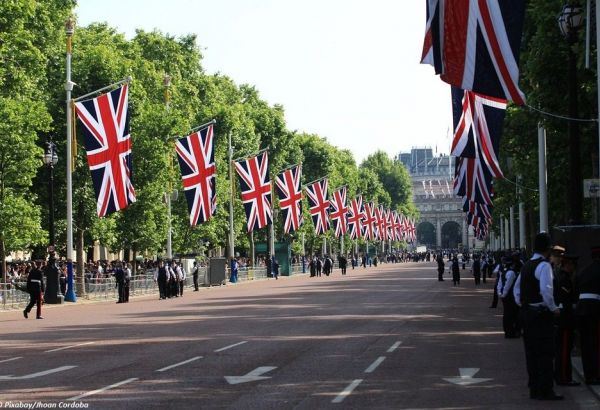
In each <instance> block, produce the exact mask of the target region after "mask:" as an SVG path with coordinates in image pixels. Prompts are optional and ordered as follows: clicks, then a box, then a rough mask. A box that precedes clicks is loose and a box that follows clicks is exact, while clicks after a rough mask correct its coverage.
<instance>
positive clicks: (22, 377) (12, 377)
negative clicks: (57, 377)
mask: <svg viewBox="0 0 600 410" xmlns="http://www.w3.org/2000/svg"><path fill="white" fill-rule="evenodd" d="M75 367H77V366H61V367H57V368H54V369H49V370H44V371H43V372H37V373H31V374H26V375H25V376H12V375H7V376H0V380H25V379H35V378H36V377H42V376H46V375H49V374H52V373H58V372H63V371H65V370H70V369H73V368H75Z"/></svg>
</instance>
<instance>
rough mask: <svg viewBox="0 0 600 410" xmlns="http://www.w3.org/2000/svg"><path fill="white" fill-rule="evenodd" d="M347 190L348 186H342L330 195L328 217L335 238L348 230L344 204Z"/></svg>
mask: <svg viewBox="0 0 600 410" xmlns="http://www.w3.org/2000/svg"><path fill="white" fill-rule="evenodd" d="M347 192H348V188H346V187H345V186H344V187H341V188H340V189H338V190H337V191H335V192H334V193H333V195H332V201H331V214H330V217H331V222H333V229H334V230H335V236H336V238H339V237H340V236H342V235H345V234H346V232H347V231H348V219H347V214H348V206H346V197H347Z"/></svg>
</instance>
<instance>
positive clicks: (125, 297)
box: [123, 263, 132, 303]
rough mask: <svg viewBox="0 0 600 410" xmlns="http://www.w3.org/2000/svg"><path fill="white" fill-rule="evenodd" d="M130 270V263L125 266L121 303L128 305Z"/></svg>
mask: <svg viewBox="0 0 600 410" xmlns="http://www.w3.org/2000/svg"><path fill="white" fill-rule="evenodd" d="M131 279H132V269H131V263H126V264H125V288H124V290H123V301H124V302H125V303H129V288H130V287H131Z"/></svg>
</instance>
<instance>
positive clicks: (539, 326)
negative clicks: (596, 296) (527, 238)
mask: <svg viewBox="0 0 600 410" xmlns="http://www.w3.org/2000/svg"><path fill="white" fill-rule="evenodd" d="M550 245H551V244H550V235H548V234H547V233H546V232H542V233H539V234H537V235H536V237H535V242H534V252H535V253H534V255H533V257H532V258H531V259H530V260H529V261H527V262H526V263H525V265H524V266H523V268H522V269H521V274H520V275H519V279H518V280H517V283H516V284H515V290H514V292H513V294H514V295H518V299H519V300H518V302H519V303H520V304H521V307H522V308H521V318H522V324H523V342H524V345H525V359H526V362H527V372H528V373H529V394H530V398H532V399H538V400H562V399H563V397H562V396H559V395H557V394H556V393H555V392H554V380H553V373H554V370H553V360H554V320H553V314H554V315H558V313H559V310H558V307H557V306H556V304H555V303H554V286H553V276H552V267H551V266H550V263H549V262H548V260H547V258H548V257H549V256H550Z"/></svg>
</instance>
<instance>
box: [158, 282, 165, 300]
mask: <svg viewBox="0 0 600 410" xmlns="http://www.w3.org/2000/svg"><path fill="white" fill-rule="evenodd" d="M158 295H159V297H160V298H161V299H165V298H166V297H167V280H166V279H161V278H158Z"/></svg>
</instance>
